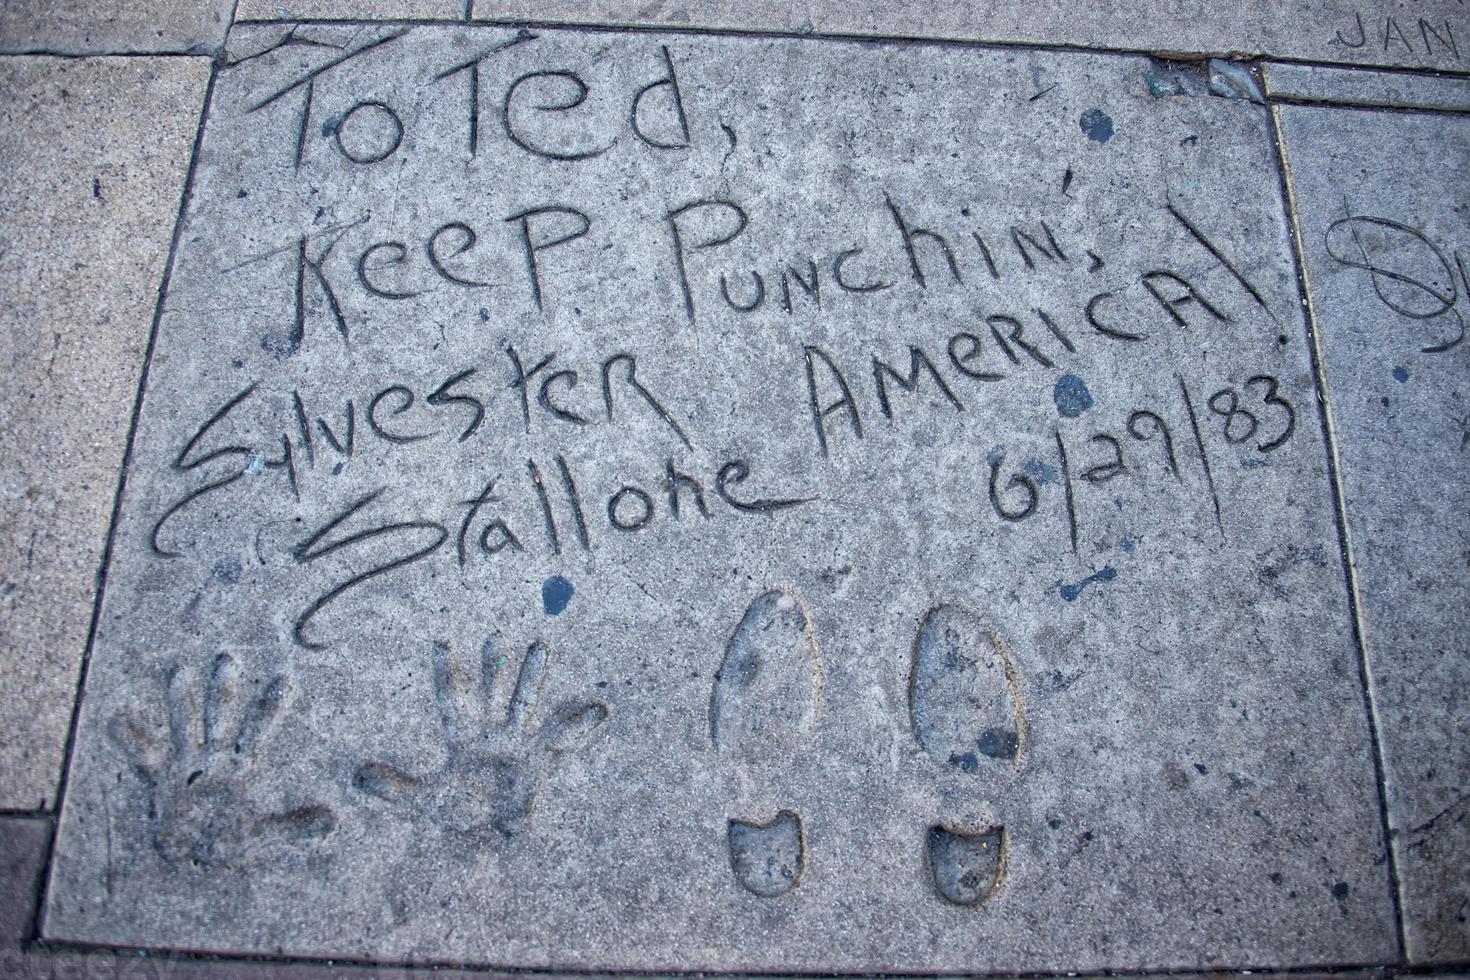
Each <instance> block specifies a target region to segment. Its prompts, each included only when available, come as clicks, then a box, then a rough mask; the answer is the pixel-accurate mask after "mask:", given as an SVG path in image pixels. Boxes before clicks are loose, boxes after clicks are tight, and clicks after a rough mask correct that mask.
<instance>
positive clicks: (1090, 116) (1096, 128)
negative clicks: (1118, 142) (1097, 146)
mask: <svg viewBox="0 0 1470 980" xmlns="http://www.w3.org/2000/svg"><path fill="white" fill-rule="evenodd" d="M1077 124H1078V125H1079V126H1081V127H1082V131H1083V132H1084V133H1086V134H1087V137H1088V139H1092V140H1096V141H1097V142H1099V143H1106V142H1107V141H1108V140H1110V139H1112V138H1113V120H1112V119H1111V118H1110V117H1109V116H1108V114H1107V113H1106V112H1103V111H1102V110H1101V109H1088V110H1087V111H1086V112H1084V113H1083V114H1082V118H1081V119H1079V120H1077Z"/></svg>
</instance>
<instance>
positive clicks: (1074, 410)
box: [1051, 374, 1092, 419]
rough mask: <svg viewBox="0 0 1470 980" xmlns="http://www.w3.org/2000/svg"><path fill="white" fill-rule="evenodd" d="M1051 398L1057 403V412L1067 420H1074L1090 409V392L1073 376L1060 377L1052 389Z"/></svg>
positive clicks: (1081, 381) (1085, 384) (1080, 380)
mask: <svg viewBox="0 0 1470 980" xmlns="http://www.w3.org/2000/svg"><path fill="white" fill-rule="evenodd" d="M1051 397H1052V401H1054V402H1056V403H1057V411H1058V412H1061V413H1062V414H1063V415H1065V416H1066V417H1067V418H1069V419H1075V418H1076V417H1077V416H1079V415H1081V414H1082V413H1083V412H1085V411H1087V410H1088V409H1089V408H1091V407H1092V392H1090V391H1088V390H1087V382H1085V381H1083V380H1082V379H1081V378H1079V377H1077V375H1075V374H1064V375H1062V376H1061V377H1060V378H1059V379H1058V380H1057V386H1056V387H1055V388H1053V389H1052V392H1051Z"/></svg>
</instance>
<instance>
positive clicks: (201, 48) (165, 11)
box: [0, 0, 233, 54]
mask: <svg viewBox="0 0 1470 980" xmlns="http://www.w3.org/2000/svg"><path fill="white" fill-rule="evenodd" d="M232 6H233V3H232V0H150V2H148V3H140V2H137V0H131V2H130V0H108V2H101V0H59V2H57V0H0V53H11V54H16V53H38V54H119V53H143V54H148V53H159V54H164V53H190V54H207V53H212V52H214V51H217V50H218V49H219V47H220V45H221V44H223V43H224V39H225V32H226V31H227V30H228V29H229V26H230V10H231V8H232Z"/></svg>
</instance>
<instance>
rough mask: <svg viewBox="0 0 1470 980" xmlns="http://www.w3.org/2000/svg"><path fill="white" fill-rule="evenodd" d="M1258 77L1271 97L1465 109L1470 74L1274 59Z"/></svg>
mask: <svg viewBox="0 0 1470 980" xmlns="http://www.w3.org/2000/svg"><path fill="white" fill-rule="evenodd" d="M1261 78H1262V80H1263V81H1264V83H1265V87H1266V91H1267V93H1268V94H1269V95H1270V96H1271V97H1272V98H1276V99H1289V100H1293V101H1300V102H1333V103H1338V104H1346V105H1362V106H1397V107H1403V108H1410V109H1444V110H1450V111H1459V112H1463V111H1470V78H1458V77H1454V76H1436V75H1421V74H1417V73H1410V72H1384V71H1367V70H1365V69H1362V68H1324V67H1322V66H1320V65H1291V64H1277V63H1271V64H1265V65H1262V66H1261Z"/></svg>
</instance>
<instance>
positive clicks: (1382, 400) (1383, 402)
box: [1378, 395, 1388, 408]
mask: <svg viewBox="0 0 1470 980" xmlns="http://www.w3.org/2000/svg"><path fill="white" fill-rule="evenodd" d="M1378 404H1380V405H1382V406H1383V407H1384V408H1387V407H1388V396H1387V395H1385V396H1384V397H1382V398H1380V399H1378Z"/></svg>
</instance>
